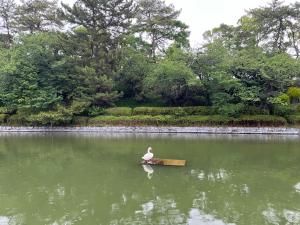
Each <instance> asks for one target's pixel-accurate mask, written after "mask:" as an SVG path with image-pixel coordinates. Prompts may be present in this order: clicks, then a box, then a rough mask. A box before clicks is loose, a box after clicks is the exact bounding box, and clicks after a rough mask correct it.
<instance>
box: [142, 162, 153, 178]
mask: <svg viewBox="0 0 300 225" xmlns="http://www.w3.org/2000/svg"><path fill="white" fill-rule="evenodd" d="M142 166H143V169H144V171H145V172H146V173H147V177H148V179H149V180H151V179H152V176H153V173H154V170H153V168H152V167H151V166H150V165H142Z"/></svg>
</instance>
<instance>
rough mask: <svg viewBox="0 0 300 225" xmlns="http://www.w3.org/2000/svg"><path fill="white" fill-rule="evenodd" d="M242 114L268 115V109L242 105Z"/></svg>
mask: <svg viewBox="0 0 300 225" xmlns="http://www.w3.org/2000/svg"><path fill="white" fill-rule="evenodd" d="M242 113H243V114H244V115H269V114H270V112H269V110H268V109H261V108H259V107H256V106H249V105H244V107H243V109H242Z"/></svg>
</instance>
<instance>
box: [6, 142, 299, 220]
mask: <svg viewBox="0 0 300 225" xmlns="http://www.w3.org/2000/svg"><path fill="white" fill-rule="evenodd" d="M144 141H145V140H142V141H140V140H134V141H133V142H129V143H126V142H122V141H121V142H114V143H111V140H109V141H107V140H101V141H99V140H97V139H80V138H79V139H78V140H77V139H74V138H72V137H69V138H56V139H54V140H52V139H49V138H46V137H45V138H41V137H39V138H30V139H28V138H25V139H23V140H22V141H21V142H18V140H17V139H16V141H10V140H9V139H7V140H6V141H4V142H1V144H0V149H1V152H2V153H3V155H2V156H3V157H2V158H0V167H1V170H0V202H1V204H0V215H2V216H6V217H5V218H11V219H12V218H18V220H19V222H18V223H16V224H22V223H24V224H32V225H34V224H53V223H55V222H56V223H57V224H64V223H66V222H68V221H69V222H70V223H72V224H187V223H189V224H193V222H194V223H196V222H199V221H200V222H201V223H203V224H205V223H206V224H213V225H214V224H216V225H223V224H229V223H236V224H239V225H240V224H242V225H251V224H272V223H273V224H276V223H275V222H276V221H277V220H278V221H280V222H279V224H282V223H283V224H285V223H288V222H289V223H290V224H293V222H292V221H297V218H298V216H299V210H300V205H299V202H300V201H297V200H300V195H299V193H297V192H296V190H295V184H297V183H299V180H300V179H299V172H295V171H299V169H300V168H299V165H298V162H299V154H298V153H297V151H296V150H295V149H292V150H288V151H286V152H279V151H275V152H274V150H273V151H272V148H271V147H270V148H267V149H264V151H262V150H261V148H262V147H261V146H254V147H257V148H251V150H249V151H246V150H240V149H239V150H238V151H235V150H233V147H232V145H230V146H226V145H224V146H223V147H224V148H223V149H224V150H222V151H218V152H217V153H218V154H216V152H213V149H214V148H217V144H216V143H215V144H210V146H213V147H211V148H207V150H206V148H204V147H203V146H202V147H201V145H199V143H198V142H196V144H193V143H189V144H187V143H180V141H176V143H175V144H176V145H178V146H179V147H180V146H182V145H183V146H185V145H186V146H189V149H190V150H189V152H179V153H178V155H179V156H180V157H184V156H186V157H187V159H188V160H189V164H188V165H189V166H188V167H187V168H180V169H177V168H160V167H157V168H155V176H153V178H152V179H151V180H148V179H147V178H146V176H145V173H144V171H143V169H142V168H141V166H140V165H137V159H139V157H140V155H139V153H141V154H142V153H143V150H144V149H141V151H137V150H136V149H135V148H137V147H136V146H138V147H139V146H148V145H147V144H144ZM158 144H159V146H160V149H167V148H168V146H167V143H165V141H164V142H162V143H158ZM231 144H232V143H231ZM193 145H195V146H193ZM199 146H200V147H199ZM252 147H253V146H252ZM182 148H183V149H187V148H184V147H182ZM249 148H250V147H249ZM203 149H204V150H203ZM167 153H168V154H170V153H171V151H170V152H167ZM272 153H273V154H272ZM159 154H166V153H163V152H162V153H159ZM189 154H190V155H189ZM166 155H167V154H166ZM257 156H259V157H257ZM0 218H1V217H0ZM274 218H275V219H274ZM272 219H274V220H272ZM14 220H17V219H14ZM21 220H22V221H21ZM195 221H196V222H195ZM272 221H273V222H272ZM294 224H297V222H294Z"/></svg>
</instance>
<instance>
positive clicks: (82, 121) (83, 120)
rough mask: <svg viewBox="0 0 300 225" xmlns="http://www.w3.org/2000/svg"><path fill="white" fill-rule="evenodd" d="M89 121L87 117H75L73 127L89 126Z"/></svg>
mask: <svg viewBox="0 0 300 225" xmlns="http://www.w3.org/2000/svg"><path fill="white" fill-rule="evenodd" d="M88 121H89V117H86V116H75V117H74V118H73V120H72V124H73V125H78V126H87V125H88Z"/></svg>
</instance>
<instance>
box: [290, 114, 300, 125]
mask: <svg viewBox="0 0 300 225" xmlns="http://www.w3.org/2000/svg"><path fill="white" fill-rule="evenodd" d="M287 121H288V122H289V124H292V125H300V115H290V116H288V117H287Z"/></svg>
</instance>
